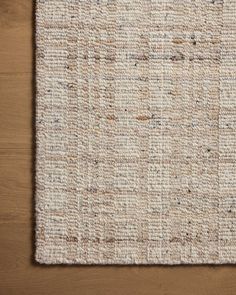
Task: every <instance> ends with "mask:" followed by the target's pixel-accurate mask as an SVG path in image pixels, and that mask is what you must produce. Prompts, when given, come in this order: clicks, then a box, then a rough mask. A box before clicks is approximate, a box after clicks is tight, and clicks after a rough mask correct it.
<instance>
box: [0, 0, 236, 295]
mask: <svg viewBox="0 0 236 295" xmlns="http://www.w3.org/2000/svg"><path fill="white" fill-rule="evenodd" d="M32 3H33V0H0V126H1V128H0V132H1V134H0V197H1V199H0V200H1V204H0V239H1V240H0V259H1V261H0V295H11V294H14V295H24V294H29V295H37V294H39V295H44V294H49V295H54V294H55V295H56V294H57V295H60V294H66V295H70V294H79V295H91V294H93V295H94V294H96V295H107V294H109V295H116V294H121V295H131V294H132V295H139V294H143V295H144V294H145V295H152V294H155V295H185V294H186V295H197V294H198V295H235V294H236V267H234V266H214V267H211V266H178V267H170V266H165V267H164V266H162V267H161V266H151V267H148V266H146V267H145V266H140V267H134V266H131V267H126V266H124V267H121V266H120V267H110V266H102V267H98V266H95V267H92V266H88V267H84V266H83V267H81V266H40V265H37V264H36V263H34V261H33V252H34V246H33V245H34V242H33V228H34V215H33V204H34V196H33V171H34V168H33V167H34V165H33V154H34V144H33V142H34V135H33V133H34V132H33V127H32V126H33V109H34V86H33V85H34V79H33V58H32V56H33V45H32V44H33V21H32V20H33V4H32Z"/></svg>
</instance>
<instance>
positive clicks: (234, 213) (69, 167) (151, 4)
mask: <svg viewBox="0 0 236 295" xmlns="http://www.w3.org/2000/svg"><path fill="white" fill-rule="evenodd" d="M235 16H236V1H234V0H224V1H223V0H204V1H202V0H178V1H175V0H147V1H141V0H90V1H87V0H81V1H78V0H51V1H48V0H37V7H36V47H37V48H36V82H37V85H36V88H37V97H36V141H37V143H36V145H37V146H36V197H35V198H36V255H35V256H36V260H37V261H38V262H40V263H46V264H60V263H66V264H75V263H78V264H202V263H207V264H209V263H212V264H222V263H235V262H236V53H235V52H236V21H235Z"/></svg>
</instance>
